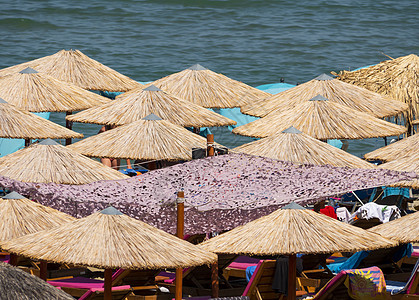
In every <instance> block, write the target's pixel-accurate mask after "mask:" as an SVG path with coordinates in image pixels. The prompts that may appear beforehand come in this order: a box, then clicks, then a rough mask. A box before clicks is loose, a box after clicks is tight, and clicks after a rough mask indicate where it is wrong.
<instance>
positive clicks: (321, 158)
mask: <svg viewBox="0 0 419 300" xmlns="http://www.w3.org/2000/svg"><path fill="white" fill-rule="evenodd" d="M233 151H237V152H242V153H247V154H251V155H259V156H264V157H269V158H273V159H279V160H284V161H291V162H295V163H302V164H314V165H332V166H335V167H349V168H366V169H370V168H375V165H373V164H370V163H368V162H366V161H364V160H362V159H360V158H358V157H356V156H354V155H352V154H349V153H347V152H345V151H343V150H341V149H338V148H336V147H333V146H331V145H329V144H327V143H325V142H321V141H319V140H316V139H314V138H312V137H311V136H309V135H307V134H305V133H302V132H301V131H299V130H298V129H295V128H294V127H292V126H291V127H289V128H288V129H286V130H284V131H282V132H281V133H279V134H275V135H273V136H270V137H266V138H263V139H261V140H258V141H254V142H251V143H248V144H244V145H242V146H239V147H237V148H234V149H233Z"/></svg>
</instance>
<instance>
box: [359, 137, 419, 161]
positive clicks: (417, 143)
mask: <svg viewBox="0 0 419 300" xmlns="http://www.w3.org/2000/svg"><path fill="white" fill-rule="evenodd" d="M417 149H419V134H418V133H416V134H414V135H412V136H409V137H407V138H404V139H402V140H400V141H397V142H394V143H392V144H390V145H387V146H385V147H382V148H379V149H376V150H374V151H371V152H369V153H367V154H365V155H364V158H365V159H367V160H381V161H383V162H387V161H392V160H396V159H398V158H401V157H403V156H410V155H414V154H415V153H417Z"/></svg>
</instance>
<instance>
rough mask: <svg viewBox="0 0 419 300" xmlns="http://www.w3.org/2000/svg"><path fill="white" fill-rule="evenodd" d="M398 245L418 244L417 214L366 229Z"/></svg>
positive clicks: (418, 213) (418, 218)
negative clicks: (398, 243) (396, 242)
mask: <svg viewBox="0 0 419 300" xmlns="http://www.w3.org/2000/svg"><path fill="white" fill-rule="evenodd" d="M368 231H369V232H373V233H377V234H379V235H381V236H384V237H386V238H389V239H392V240H395V241H398V242H400V243H413V242H419V212H415V213H412V214H408V215H405V216H403V217H401V218H398V219H396V220H392V221H390V222H387V223H383V224H380V225H378V226H374V227H372V228H369V229H368Z"/></svg>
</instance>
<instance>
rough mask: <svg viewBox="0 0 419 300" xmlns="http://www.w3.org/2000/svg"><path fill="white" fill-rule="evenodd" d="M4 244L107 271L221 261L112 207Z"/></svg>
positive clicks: (32, 255)
mask: <svg viewBox="0 0 419 300" xmlns="http://www.w3.org/2000/svg"><path fill="white" fill-rule="evenodd" d="M0 246H1V248H2V249H5V250H6V251H9V252H12V253H15V254H18V255H23V256H27V257H30V258H33V259H40V260H45V261H50V262H56V263H69V264H74V265H84V266H93V267H99V268H104V269H114V268H123V269H161V268H184V267H192V266H198V265H203V264H209V263H211V262H214V261H216V260H217V256H216V255H215V254H213V253H210V252H207V251H205V250H202V249H200V248H198V247H197V246H195V245H193V244H191V243H189V242H186V241H184V240H182V239H179V238H177V237H175V236H173V235H171V234H169V233H166V232H164V231H162V230H159V229H157V228H154V227H152V226H150V225H148V224H146V223H144V222H141V221H138V220H136V219H133V218H131V217H128V216H126V215H124V214H122V213H121V212H119V211H118V210H116V209H115V208H113V207H109V208H107V209H105V210H103V211H101V212H97V213H94V214H92V215H90V216H88V217H86V218H83V219H79V220H76V221H74V222H71V223H67V224H65V225H63V226H60V227H56V228H53V229H50V230H44V231H42V232H38V233H34V234H31V235H27V236H25V237H21V238H18V239H14V240H11V241H8V242H4V243H1V245H0Z"/></svg>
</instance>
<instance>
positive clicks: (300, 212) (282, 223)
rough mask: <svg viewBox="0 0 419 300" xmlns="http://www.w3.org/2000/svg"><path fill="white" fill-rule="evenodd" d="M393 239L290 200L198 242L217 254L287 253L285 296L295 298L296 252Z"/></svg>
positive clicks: (355, 247) (369, 246)
mask: <svg viewBox="0 0 419 300" xmlns="http://www.w3.org/2000/svg"><path fill="white" fill-rule="evenodd" d="M395 245H397V243H396V242H395V241H391V240H389V239H386V238H384V237H382V236H380V235H378V234H374V233H369V232H367V231H365V230H364V229H361V228H358V227H355V226H352V225H349V224H346V223H343V222H340V221H338V220H335V219H333V218H330V217H328V216H325V215H322V214H319V213H316V212H314V211H312V210H309V209H304V208H303V207H301V206H300V205H298V204H296V203H291V204H290V205H287V206H285V207H283V208H282V209H279V210H277V211H275V212H273V213H271V214H270V215H267V216H265V217H262V218H260V219H256V220H254V221H252V222H250V223H247V224H246V225H243V226H240V227H237V228H234V229H232V230H231V231H228V232H226V233H223V234H220V235H219V236H216V237H214V238H211V239H209V240H207V241H205V242H203V243H201V244H200V245H199V247H201V248H202V249H205V250H208V251H211V252H214V253H217V254H240V255H269V256H271V255H289V256H290V262H289V264H290V266H289V271H290V273H289V274H290V275H291V276H289V280H288V284H289V288H288V291H289V293H288V299H295V293H293V292H292V291H295V258H296V256H295V255H296V254H297V253H302V254H321V253H333V252H341V251H342V252H355V251H360V250H373V249H378V248H389V247H393V246H395ZM291 272H293V273H291Z"/></svg>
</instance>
